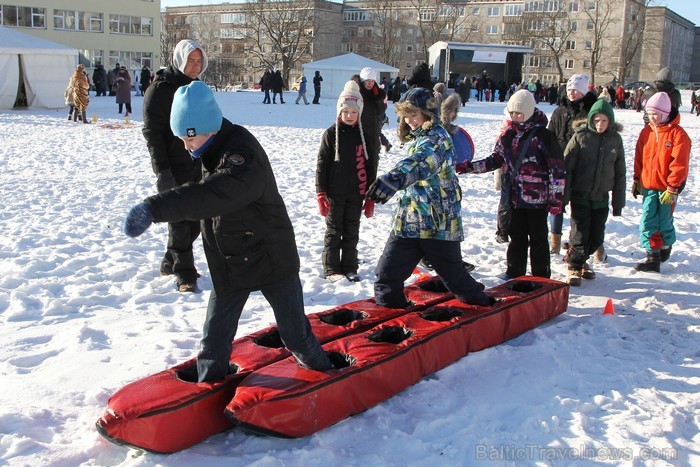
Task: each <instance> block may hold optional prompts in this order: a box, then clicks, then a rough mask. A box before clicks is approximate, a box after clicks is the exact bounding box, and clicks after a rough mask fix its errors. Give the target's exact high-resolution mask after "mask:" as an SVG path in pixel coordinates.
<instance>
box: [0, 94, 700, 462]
mask: <svg viewBox="0 0 700 467" xmlns="http://www.w3.org/2000/svg"><path fill="white" fill-rule="evenodd" d="M293 97H294V96H293V95H292V94H289V95H288V97H287V99H288V100H287V103H286V104H284V105H280V104H277V105H262V104H261V101H262V94H261V93H259V92H252V91H251V92H238V93H221V94H218V95H217V99H218V101H219V103H220V104H221V107H222V109H223V112H224V116H226V117H227V118H229V119H230V120H232V121H233V122H235V123H240V124H243V125H245V126H246V127H247V128H249V129H250V130H251V131H252V132H253V134H255V135H256V136H257V137H258V139H259V140H260V141H261V143H262V145H263V147H264V148H265V149H266V150H267V152H268V154H269V156H270V159H271V161H272V164H273V168H274V170H275V174H276V176H277V182H278V185H279V187H280V190H281V192H282V195H283V197H284V199H285V202H286V204H287V208H288V210H289V213H290V217H291V218H292V221H293V223H294V226H295V230H296V237H297V243H298V246H299V252H300V255H301V262H302V267H301V277H302V281H303V283H304V292H305V300H306V306H307V308H306V309H307V312H308V313H313V312H319V311H323V310H325V309H328V308H331V307H333V306H335V305H338V304H342V303H345V302H348V301H352V300H359V299H362V298H366V297H370V296H372V277H373V267H374V265H376V263H377V260H378V259H379V256H380V255H381V252H382V248H383V244H384V241H385V239H386V237H387V235H388V231H389V225H390V219H391V213H392V210H393V206H392V203H389V204H387V205H385V206H380V205H378V206H377V209H376V214H375V217H373V218H371V219H364V218H363V220H362V227H361V238H360V245H359V249H360V257H361V260H362V261H363V263H362V265H361V268H360V275H361V277H362V279H363V280H362V281H361V282H359V283H350V282H347V281H341V282H338V283H335V284H330V283H328V282H327V281H325V280H323V278H322V277H321V276H322V270H321V262H320V256H321V251H322V248H323V232H324V229H325V224H324V221H323V218H321V217H320V216H319V215H318V211H317V206H316V199H315V193H314V173H315V165H316V153H317V150H318V145H319V143H320V138H321V134H322V133H323V131H324V129H325V128H327V127H328V126H330V125H331V124H332V122H333V118H334V114H335V101H334V100H333V101H331V100H323V102H322V105H320V106H318V105H315V106H303V105H301V106H296V105H294V103H293ZM91 99H92V101H91V104H90V107H89V108H88V116H89V117H92V116H93V114H94V115H96V116H97V119H98V121H97V123H93V124H90V125H84V124H81V123H73V122H68V121H67V120H66V116H67V110H66V111H40V110H36V111H34V110H33V111H4V112H0V166H2V171H1V172H0V182H1V183H0V205H1V206H2V209H1V210H0V219H1V224H0V225H1V228H0V322H1V323H2V326H0V336H1V338H0V349H1V351H0V355H2V357H0V378H1V379H0V380H1V381H2V402H0V459H1V460H2V462H3V463H7V464H9V465H65V466H69V465H71V466H72V465H183V466H184V465H205V464H206V465H222V466H223V465H226V466H231V465H241V466H242V465H258V466H308V465H424V466H428V465H473V464H475V463H476V462H477V461H480V460H487V461H492V462H495V463H496V464H509V465H513V464H522V463H527V464H534V463H539V464H542V465H544V464H547V465H550V464H556V465H571V464H572V463H576V464H578V465H587V464H588V465H590V464H594V463H596V464H597V463H602V464H619V463H621V462H623V461H624V462H625V463H626V464H627V465H632V464H634V465H642V464H648V465H651V464H654V465H691V464H698V463H700V454H699V453H700V435H698V431H699V429H698V428H699V427H698V426H699V425H700V415H699V414H700V372H699V367H700V362H699V359H700V339H699V338H698V333H699V332H700V315H699V314H698V310H699V309H700V296H699V294H698V292H699V290H700V289H699V288H698V283H699V281H698V279H699V278H698V276H699V271H700V266H699V265H700V234H698V233H697V226H698V225H699V224H700V214H699V213H700V209H699V208H700V200H699V199H698V190H697V182H698V176H697V174H698V169H697V167H698V164H697V163H696V162H697V161H692V162H691V164H692V166H691V174H690V178H689V180H688V187H687V188H686V191H685V192H684V193H683V195H682V197H681V198H680V202H679V205H678V208H677V211H676V228H677V230H678V238H679V241H678V243H677V244H676V245H674V248H673V255H672V257H671V259H670V261H669V262H667V263H664V264H663V265H662V274H661V275H658V274H645V273H639V272H636V271H634V270H633V268H632V266H633V265H634V264H635V263H636V262H637V261H640V260H641V259H642V258H643V257H644V253H643V251H642V249H641V247H640V245H639V239H638V221H639V218H640V215H641V207H642V204H641V199H639V200H635V199H633V198H631V196H630V197H629V199H628V202H627V207H626V208H625V209H624V210H623V216H622V217H616V218H612V217H610V219H609V221H608V227H607V238H606V247H607V252H608V255H609V258H610V259H609V262H608V263H607V264H604V265H595V266H594V268H595V270H596V272H597V273H598V279H596V280H594V281H586V282H584V285H583V287H580V288H577V289H573V290H572V291H571V299H570V306H569V309H568V311H567V312H566V313H565V314H564V315H562V316H560V317H559V318H557V319H555V320H553V321H551V322H549V323H547V324H545V325H543V326H541V327H539V328H537V329H535V330H533V331H531V332H528V333H526V334H524V335H522V336H520V337H518V338H516V339H513V340H511V341H508V342H506V343H504V344H502V345H500V346H497V347H495V348H490V349H487V350H484V351H482V352H478V353H474V354H471V355H469V356H467V357H465V358H463V359H461V360H460V361H458V362H456V363H455V364H453V365H451V366H449V367H447V368H445V369H444V370H442V371H440V372H438V373H436V374H435V375H432V376H431V377H428V378H426V379H425V380H423V381H421V382H420V383H418V384H416V385H414V386H412V387H410V388H409V389H407V390H406V391H404V392H402V393H400V394H399V395H397V396H395V397H393V398H391V399H389V400H388V401H386V402H385V403H382V404H380V405H379V406H377V407H374V408H372V409H371V410H368V411H367V412H365V413H363V414H360V415H357V416H355V417H352V418H350V419H347V420H344V421H342V422H341V423H338V424H337V425H335V426H333V427H331V428H329V429H326V430H324V431H322V432H319V433H317V434H316V435H313V436H310V437H308V438H305V439H295V440H287V439H277V438H269V437H257V436H252V435H248V434H246V433H244V432H243V431H241V430H232V431H229V432H226V433H222V434H219V435H216V436H214V437H211V438H210V439H208V440H206V441H205V442H203V443H201V444H199V445H197V446H194V447H192V448H190V449H187V450H185V451H182V452H180V453H176V454H173V455H170V456H160V455H154V454H147V453H141V452H139V451H134V450H129V449H126V448H122V447H118V446H116V445H113V444H111V443H109V442H107V441H106V440H104V439H103V438H102V437H101V436H99V435H98V433H97V432H96V431H95V429H94V423H95V421H96V420H97V418H98V417H99V416H100V415H101V414H102V412H103V411H104V408H105V405H106V402H107V399H108V398H109V396H110V395H111V394H112V393H114V392H115V391H116V390H118V389H119V388H121V387H122V386H123V385H125V384H126V383H129V382H131V381H134V380H136V379H139V378H141V377H144V376H147V375H149V374H152V373H155V372H158V371H160V370H163V369H165V368H168V367H170V366H173V365H175V364H177V363H180V362H182V361H184V360H187V359H189V358H191V357H193V356H195V355H196V353H197V349H198V345H199V338H200V334H201V325H202V323H203V320H204V314H205V308H206V302H207V299H208V295H209V290H210V288H211V280H210V277H209V273H208V269H207V266H206V262H205V259H204V255H203V252H202V248H201V244H200V243H199V242H197V248H196V250H195V259H196V261H197V267H198V269H199V270H200V272H201V273H202V277H201V279H200V281H199V288H200V289H201V292H200V293H196V294H181V293H178V292H177V291H176V289H175V285H174V282H173V280H172V279H171V278H167V277H160V275H159V269H158V265H159V261H160V257H161V255H162V253H163V248H164V242H165V239H166V236H167V232H166V230H167V228H166V226H164V225H158V226H155V227H154V228H151V229H150V230H149V231H148V232H147V233H146V234H144V235H143V236H141V237H139V238H137V239H130V238H128V237H126V236H125V235H124V234H123V233H122V232H121V224H122V222H123V219H124V216H125V214H126V212H127V211H128V209H129V208H130V207H131V206H132V205H133V204H135V203H137V202H139V201H140V200H141V199H142V198H144V197H145V196H147V195H149V194H152V193H153V192H154V189H155V177H154V175H153V173H152V171H151V166H150V160H149V155H148V152H147V150H146V146H145V142H144V139H143V137H142V135H141V131H140V123H141V122H140V120H141V117H140V113H141V104H142V98H141V97H134V98H133V107H134V110H135V112H136V114H134V115H131V116H130V117H129V119H130V125H132V126H128V127H123V128H120V127H119V126H120V125H123V124H124V123H125V119H124V116H120V115H118V114H117V106H116V104H115V103H114V101H113V98H109V97H94V96H92V97H91ZM684 101H685V102H689V101H690V98H689V95H688V96H685V95H684ZM540 108H541V109H543V110H544V111H545V112H547V113H548V114H551V112H552V110H553V109H554V107H551V106H549V105H547V104H544V105H542V106H540ZM502 109H503V104H499V103H476V102H470V103H469V104H468V105H467V106H466V107H463V108H462V109H461V113H460V116H459V118H458V120H457V122H458V123H459V124H460V125H462V126H465V127H466V128H467V129H468V131H469V132H470V133H471V135H472V137H473V139H474V142H475V144H476V159H480V158H482V157H485V156H487V155H488V154H489V153H490V150H491V148H492V147H493V144H494V142H495V137H496V135H497V133H498V129H499V127H500V123H501V118H502ZM688 111H689V109H688V106H687V104H686V106H685V107H683V108H682V122H681V123H682V124H683V126H684V127H685V128H686V130H687V131H688V133H689V134H690V136H691V138H692V139H693V142H694V144H695V147H696V148H697V147H698V145H700V141H699V140H698V135H700V117H696V116H691V115H690V114H689V113H688ZM389 115H390V118H389V120H390V122H391V127H392V128H385V134H386V135H387V136H388V137H389V139H390V140H391V142H392V143H393V144H394V149H393V150H392V152H391V153H390V154H388V155H383V156H382V160H381V162H380V170H379V171H380V173H383V172H384V171H386V170H387V169H389V168H390V167H391V166H392V165H393V163H394V162H395V161H396V160H397V159H398V158H399V157H401V150H400V149H399V144H398V141H397V140H396V136H395V134H394V133H395V127H396V119H395V118H394V114H393V106H392V105H390V108H389ZM616 118H617V120H618V121H620V122H621V123H622V124H623V125H624V126H625V129H624V131H623V133H622V135H623V139H624V142H625V149H626V155H627V161H628V167H629V173H630V176H629V180H630V183H631V170H632V169H631V163H632V159H633V150H634V145H635V143H636V138H637V135H638V134H639V131H640V130H641V127H642V118H641V114H639V113H636V112H634V111H631V110H623V111H616ZM103 125H113V126H116V127H117V128H115V129H110V128H105V127H103ZM461 180H462V187H463V190H464V202H463V203H462V205H463V215H464V224H465V230H466V235H467V240H466V241H465V242H464V243H463V244H462V251H463V254H464V257H465V259H466V260H468V261H470V262H472V263H475V264H476V265H477V267H476V270H475V272H474V273H473V274H474V276H475V277H476V278H477V280H480V281H482V282H483V283H484V284H485V285H486V286H493V285H496V284H498V283H500V282H501V279H499V278H498V276H499V275H500V274H502V273H503V272H504V270H505V264H504V262H505V246H504V245H500V244H498V243H496V241H495V239H494V232H495V206H496V205H497V204H498V193H496V192H495V191H494V189H493V179H492V177H491V175H490V174H489V175H466V176H462V177H461ZM567 224H568V220H567V221H566V223H565V235H566V234H568V225H567ZM552 262H553V278H555V279H564V277H565V273H566V266H565V264H564V263H562V262H561V257H559V256H554V257H553V260H552ZM608 298H612V299H613V302H614V304H615V311H616V314H615V315H612V316H611V315H602V310H603V308H604V306H605V303H606V301H607V300H608ZM273 323H274V318H273V315H272V312H271V310H270V309H269V307H268V305H267V302H266V301H265V300H264V298H263V297H262V296H261V295H260V294H253V295H252V296H251V299H250V300H249V302H248V305H247V307H246V309H245V311H244V313H243V316H242V318H241V323H240V324H241V325H240V329H239V336H240V335H244V334H248V333H250V332H253V331H255V330H258V329H261V328H263V327H266V326H269V325H271V324H273Z"/></svg>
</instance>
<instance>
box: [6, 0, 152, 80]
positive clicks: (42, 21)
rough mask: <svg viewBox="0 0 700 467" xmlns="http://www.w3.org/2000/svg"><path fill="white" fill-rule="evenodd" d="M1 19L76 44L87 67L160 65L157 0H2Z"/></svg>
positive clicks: (72, 44)
mask: <svg viewBox="0 0 700 467" xmlns="http://www.w3.org/2000/svg"><path fill="white" fill-rule="evenodd" d="M0 24H2V25H3V26H6V27H10V28H17V29H18V30H20V31H22V32H24V33H27V34H31V35H34V36H37V37H41V38H43V39H48V40H50V41H53V42H58V43H61V44H64V45H67V46H70V47H74V48H76V49H78V51H79V52H80V55H79V60H80V63H82V64H83V65H85V66H86V67H88V68H93V67H94V66H95V64H97V63H102V64H103V65H104V66H105V68H113V67H114V66H115V65H116V63H117V62H118V63H119V64H121V65H124V66H126V67H127V68H129V69H130V70H134V69H140V68H141V67H143V66H144V65H145V66H148V67H149V68H151V69H157V68H158V67H160V64H161V57H160V33H161V18H160V0H119V1H112V2H106V1H96V0H0Z"/></svg>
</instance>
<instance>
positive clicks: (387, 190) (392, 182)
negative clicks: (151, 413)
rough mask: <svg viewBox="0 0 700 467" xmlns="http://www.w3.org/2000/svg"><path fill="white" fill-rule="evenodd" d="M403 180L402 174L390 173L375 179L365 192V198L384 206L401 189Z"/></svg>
mask: <svg viewBox="0 0 700 467" xmlns="http://www.w3.org/2000/svg"><path fill="white" fill-rule="evenodd" d="M404 180H405V177H404V176H403V175H402V174H398V173H392V172H389V173H386V174H384V175H382V176H381V177H377V179H376V180H375V181H374V183H372V185H370V187H369V189H368V190H367V195H365V198H367V199H371V200H372V201H375V202H377V203H379V204H385V203H386V202H387V201H389V200H390V199H391V197H392V196H394V195H395V194H396V192H397V191H399V189H401V185H403V182H404Z"/></svg>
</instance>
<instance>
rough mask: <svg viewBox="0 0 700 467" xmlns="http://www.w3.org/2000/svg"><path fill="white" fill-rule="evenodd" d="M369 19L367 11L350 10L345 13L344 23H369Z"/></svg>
mask: <svg viewBox="0 0 700 467" xmlns="http://www.w3.org/2000/svg"><path fill="white" fill-rule="evenodd" d="M368 19H369V18H368V15H367V12H366V11H362V10H349V11H344V12H343V21H367V20H368Z"/></svg>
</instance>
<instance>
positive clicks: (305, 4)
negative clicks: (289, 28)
mask: <svg viewBox="0 0 700 467" xmlns="http://www.w3.org/2000/svg"><path fill="white" fill-rule="evenodd" d="M273 3H274V4H277V3H278V2H273ZM646 3H647V2H645V1H644V0H485V1H480V0H452V1H444V0H441V1H437V0H436V1H434V2H431V1H427V0H422V1H420V2H417V1H416V0H345V1H343V2H342V3H338V2H329V1H321V0H315V1H312V0H293V1H291V2H288V4H290V5H297V6H296V7H294V8H297V9H298V11H300V12H301V11H305V12H306V15H307V16H309V15H311V11H313V10H316V9H322V10H323V12H324V16H322V17H319V18H320V21H317V22H316V23H314V25H313V27H310V28H309V34H312V35H313V36H314V41H313V43H312V46H311V47H309V48H308V50H307V53H306V54H305V55H304V56H297V59H296V61H295V62H294V63H292V64H291V66H290V65H289V64H286V65H285V64H284V63H283V62H282V60H281V55H280V54H279V52H280V51H279V50H276V47H277V48H279V45H275V44H273V43H271V42H270V41H268V42H264V41H263V42H262V43H257V44H256V41H254V40H251V38H253V36H256V35H257V36H260V34H259V33H260V29H256V24H255V23H256V21H255V20H254V17H253V16H251V14H250V10H249V9H250V8H251V7H252V5H246V4H229V3H221V4H218V5H199V6H197V5H193V6H189V7H178V8H167V9H166V15H165V21H166V25H165V29H166V31H168V34H171V33H172V37H169V38H168V40H167V42H168V43H174V42H175V41H176V40H177V39H179V38H182V37H194V38H198V39H200V40H202V41H206V42H207V45H206V46H205V47H207V51H208V52H209V53H210V55H213V56H214V58H215V59H216V58H217V57H219V58H220V59H221V60H224V59H228V60H231V61H233V62H234V64H235V66H234V67H233V69H234V70H235V72H234V73H232V75H231V76H235V80H237V81H242V82H248V83H254V82H256V81H257V79H258V77H259V75H260V72H261V71H262V68H264V67H270V65H272V67H274V68H283V69H289V70H290V74H296V73H298V72H300V71H301V64H302V63H305V62H308V61H312V60H319V59H323V58H327V57H329V56H333V55H337V54H339V53H343V52H355V53H357V54H360V55H363V56H366V57H368V58H371V59H374V60H377V61H380V62H383V63H386V64H387V65H391V66H394V67H396V68H399V69H400V70H401V71H400V72H399V74H400V75H401V76H403V75H410V73H411V71H412V69H413V67H415V65H416V64H418V63H420V62H423V61H426V62H427V61H428V59H429V48H430V47H431V46H432V45H433V44H435V43H436V42H439V41H444V42H464V43H475V44H501V45H511V46H525V47H529V48H532V49H533V50H534V52H533V53H531V54H527V56H526V57H525V63H523V66H522V76H523V79H525V80H529V79H539V80H540V81H541V82H542V83H544V84H549V83H557V82H559V81H560V80H566V79H568V78H569V77H570V76H571V75H572V74H574V73H581V72H583V73H587V74H589V75H591V76H593V78H594V82H595V83H596V84H605V83H609V82H611V81H612V82H632V81H637V80H645V81H653V79H654V77H655V76H656V72H657V71H658V70H659V69H661V68H663V67H664V66H670V67H671V69H672V70H673V72H674V79H675V80H676V81H688V80H689V79H690V73H691V68H692V66H693V61H692V56H693V50H694V49H693V45H694V44H693V42H694V40H695V28H694V25H693V24H692V23H691V22H690V21H688V20H686V19H684V18H682V17H681V16H679V15H677V14H676V13H674V12H673V11H671V10H669V9H668V8H666V7H647V6H646ZM254 5H255V7H256V8H257V7H260V6H261V5H265V3H255V4H254ZM202 24H210V25H211V24H213V25H214V27H213V28H207V29H206V31H208V32H206V33H203V32H202V27H201V26H202ZM251 28H252V29H251ZM251 30H252V32H251ZM260 44H262V45H260ZM256 49H261V51H262V54H260V53H258V54H256V53H255V51H256ZM671 50H673V51H674V52H676V51H681V53H673V54H671V53H670V51H671ZM261 55H267V59H268V60H266V59H265V57H262V56H261ZM270 59H271V60H270ZM275 60H277V62H275Z"/></svg>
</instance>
